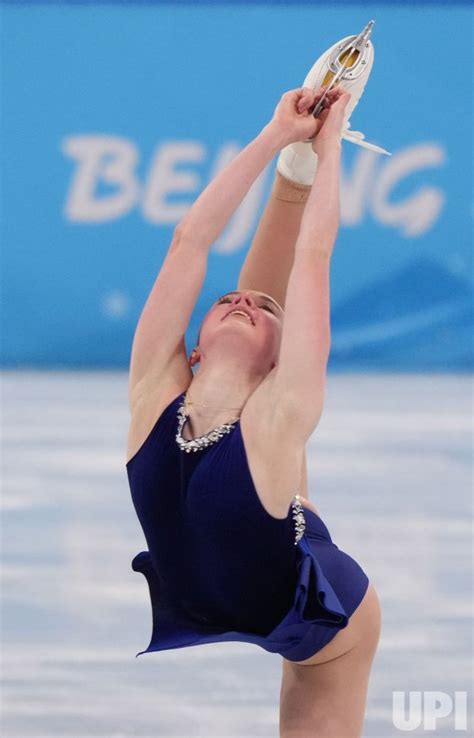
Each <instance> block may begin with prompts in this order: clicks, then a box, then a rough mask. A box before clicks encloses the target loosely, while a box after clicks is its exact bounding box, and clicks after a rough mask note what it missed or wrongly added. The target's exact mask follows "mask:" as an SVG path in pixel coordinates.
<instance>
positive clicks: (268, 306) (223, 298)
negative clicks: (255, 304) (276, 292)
mask: <svg viewBox="0 0 474 738" xmlns="http://www.w3.org/2000/svg"><path fill="white" fill-rule="evenodd" d="M230 301H231V299H230V297H221V298H220V299H219V300H218V301H217V304H218V305H220V304H221V302H230ZM260 307H261V308H262V309H263V310H268V312H269V313H271V314H272V315H275V314H276V313H275V311H274V310H273V309H272V308H271V307H270V305H267V304H263V305H260Z"/></svg>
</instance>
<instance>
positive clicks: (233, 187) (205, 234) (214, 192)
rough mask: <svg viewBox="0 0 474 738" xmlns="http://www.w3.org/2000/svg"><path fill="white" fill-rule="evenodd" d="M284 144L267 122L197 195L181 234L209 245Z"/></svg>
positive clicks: (183, 221)
mask: <svg viewBox="0 0 474 738" xmlns="http://www.w3.org/2000/svg"><path fill="white" fill-rule="evenodd" d="M284 145H285V141H284V140H283V137H282V134H281V133H280V132H279V131H278V130H277V129H276V128H275V127H274V126H272V125H271V124H268V125H266V126H265V127H264V128H263V129H262V131H261V132H260V133H259V134H258V136H256V138H254V139H253V140H252V141H251V142H250V143H249V144H248V145H247V146H246V147H245V148H244V149H242V151H240V153H239V154H238V155H237V156H236V157H235V158H234V159H233V160H232V161H231V162H229V164H227V166H226V167H224V169H223V170H222V171H221V172H219V174H217V175H216V176H215V177H214V179H213V180H212V181H211V182H210V184H209V185H208V186H207V187H206V189H205V190H204V191H203V192H202V193H201V194H200V195H199V197H198V198H197V200H196V201H195V203H194V204H193V205H192V206H191V208H190V209H189V210H188V212H187V213H186V215H185V216H184V218H183V219H182V221H181V222H180V224H179V227H178V228H179V230H180V232H181V235H182V236H183V237H185V236H186V234H189V237H190V240H192V241H193V243H194V244H197V245H202V246H203V247H204V248H209V247H210V246H211V245H212V243H213V242H214V241H215V240H216V238H217V237H218V236H219V235H220V233H221V232H222V231H223V229H224V227H225V226H226V224H227V222H228V220H229V219H230V217H231V216H232V214H233V213H234V212H235V210H236V209H237V208H238V206H239V205H240V203H241V202H242V200H243V199H244V197H245V195H246V194H247V192H248V191H249V189H250V187H251V186H252V184H253V183H254V182H255V180H256V179H257V177H258V176H259V175H260V174H261V172H262V171H263V170H264V169H265V167H266V166H267V165H268V164H269V162H270V161H271V160H272V159H273V157H274V156H275V155H276V154H277V153H278V151H279V150H280V149H281V148H282V147H283V146H284Z"/></svg>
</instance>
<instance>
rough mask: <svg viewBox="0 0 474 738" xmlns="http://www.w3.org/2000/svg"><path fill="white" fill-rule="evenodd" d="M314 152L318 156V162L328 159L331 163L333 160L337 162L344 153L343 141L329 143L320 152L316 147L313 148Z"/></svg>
mask: <svg viewBox="0 0 474 738" xmlns="http://www.w3.org/2000/svg"><path fill="white" fill-rule="evenodd" d="M313 151H314V152H315V154H317V156H318V161H319V162H322V161H325V160H326V159H327V160H328V161H330V160H331V159H333V160H337V159H339V158H340V157H341V152H342V143H341V141H340V140H339V141H331V142H330V143H329V142H328V143H327V145H325V146H323V147H321V150H320V151H316V150H315V147H313Z"/></svg>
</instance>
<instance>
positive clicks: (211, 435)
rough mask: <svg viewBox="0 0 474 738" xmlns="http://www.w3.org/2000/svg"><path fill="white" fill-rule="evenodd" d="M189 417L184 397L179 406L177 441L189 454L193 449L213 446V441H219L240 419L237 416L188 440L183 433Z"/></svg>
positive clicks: (182, 449) (197, 449)
mask: <svg viewBox="0 0 474 738" xmlns="http://www.w3.org/2000/svg"><path fill="white" fill-rule="evenodd" d="M187 417H188V415H187V413H186V410H185V407H184V397H183V399H182V400H181V403H180V405H179V407H178V430H177V433H176V442H177V444H178V446H179V447H180V449H181V451H186V453H188V454H189V453H191V451H200V450H201V449H203V448H207V447H208V446H211V445H212V444H213V443H215V442H216V441H218V440H219V438H222V436H225V434H226V433H230V431H231V430H232V428H233V427H234V425H235V424H236V422H237V421H238V418H235V420H231V421H230V422H228V423H222V425H219V426H217V428H214V430H212V431H209V432H208V433H205V434H204V435H203V436H198V438H192V439H191V440H187V439H186V438H183V435H182V430H183V426H184V424H185V422H186V420H187Z"/></svg>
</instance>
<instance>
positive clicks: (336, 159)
mask: <svg viewBox="0 0 474 738" xmlns="http://www.w3.org/2000/svg"><path fill="white" fill-rule="evenodd" d="M340 164H341V147H340V145H336V146H334V148H332V149H330V150H329V151H326V152H325V153H324V155H321V156H320V157H319V159H318V168H317V170H316V176H315V178H314V182H313V185H312V187H311V191H310V193H309V197H308V200H307V202H306V206H305V209H304V212H303V217H302V219H301V226H300V231H299V234H298V238H297V241H296V247H295V249H296V251H297V250H298V249H312V250H315V251H319V252H320V253H321V254H322V255H324V256H330V255H331V253H332V249H333V247H334V243H335V241H336V236H337V232H338V229H339V219H340V181H339V180H340Z"/></svg>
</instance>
